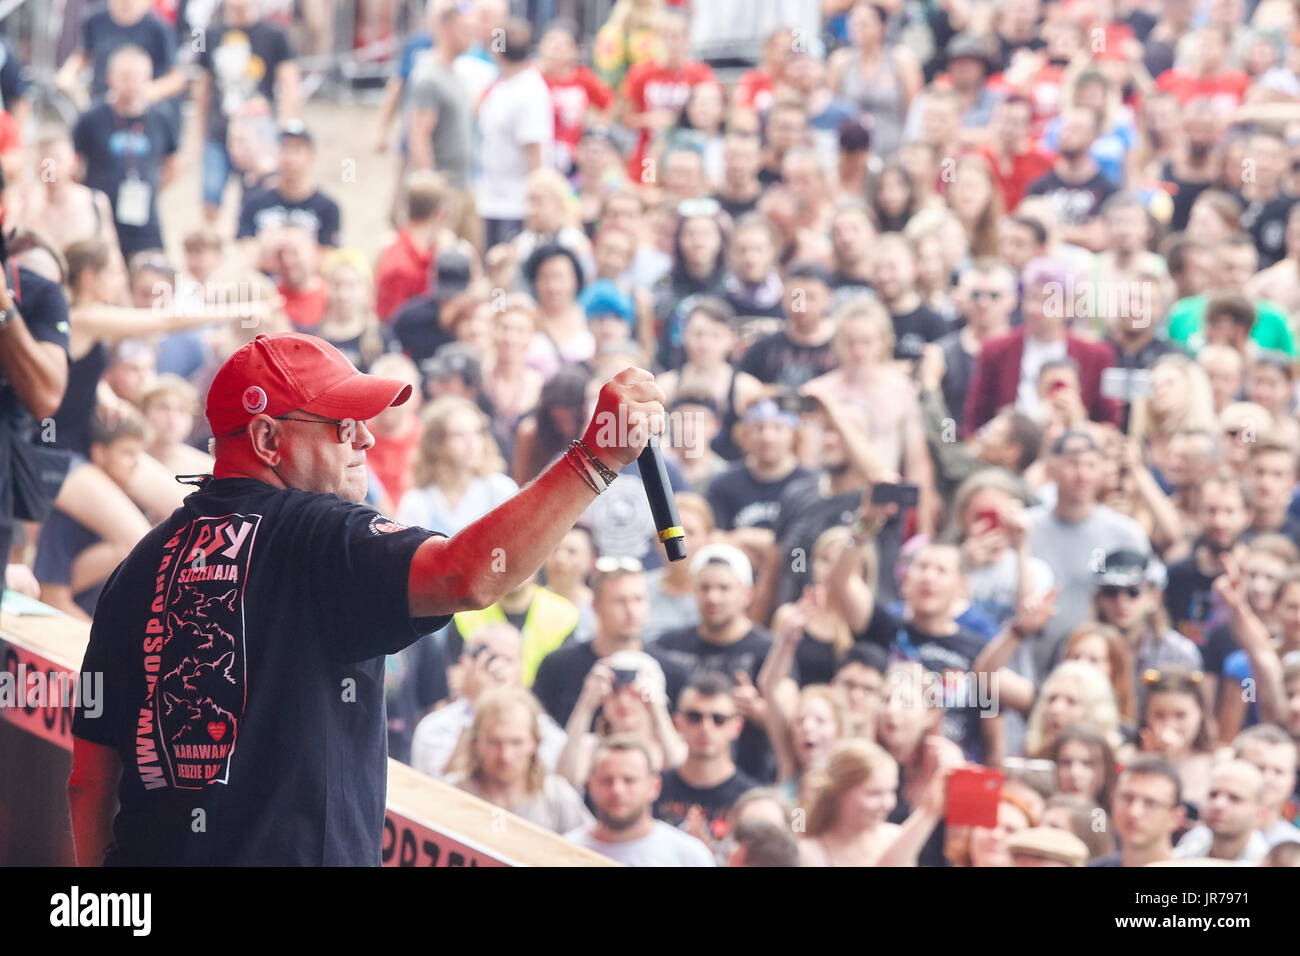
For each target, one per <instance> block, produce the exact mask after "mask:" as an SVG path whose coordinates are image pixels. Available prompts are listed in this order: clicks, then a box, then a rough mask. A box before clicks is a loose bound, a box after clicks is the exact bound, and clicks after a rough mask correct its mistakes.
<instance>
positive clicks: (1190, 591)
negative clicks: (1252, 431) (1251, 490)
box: [1165, 477, 1251, 647]
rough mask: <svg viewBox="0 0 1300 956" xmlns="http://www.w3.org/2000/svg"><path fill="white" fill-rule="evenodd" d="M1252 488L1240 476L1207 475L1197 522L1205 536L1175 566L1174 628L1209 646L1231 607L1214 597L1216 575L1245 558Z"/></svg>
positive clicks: (1169, 605) (1171, 586) (1169, 595)
mask: <svg viewBox="0 0 1300 956" xmlns="http://www.w3.org/2000/svg"><path fill="white" fill-rule="evenodd" d="M1246 497H1247V492H1246V489H1245V487H1244V485H1243V484H1242V483H1241V481H1240V480H1239V479H1237V478H1226V477H1225V478H1220V477H1211V478H1207V479H1206V480H1205V481H1204V482H1203V483H1202V484H1201V500H1200V507H1199V508H1198V509H1197V512H1196V519H1197V520H1196V523H1197V526H1198V528H1199V529H1200V536H1199V537H1198V538H1197V540H1196V543H1195V544H1194V545H1193V546H1192V553H1191V554H1190V555H1189V556H1188V557H1186V558H1184V559H1183V560H1181V561H1175V562H1174V563H1173V564H1171V565H1169V583H1168V584H1167V585H1166V587H1165V608H1166V610H1168V611H1169V620H1170V621H1172V622H1173V625H1174V629H1175V630H1176V631H1178V632H1179V633H1180V634H1182V635H1183V636H1184V637H1189V638H1191V639H1192V641H1193V642H1194V643H1195V644H1196V646H1197V647H1204V646H1205V640H1206V636H1207V635H1208V633H1209V631H1210V629H1211V628H1213V627H1214V626H1215V625H1217V624H1222V623H1225V622H1226V621H1227V619H1228V618H1227V608H1225V607H1224V606H1223V603H1222V602H1221V601H1220V600H1219V599H1218V598H1217V597H1216V596H1215V595H1214V593H1213V585H1214V579H1215V578H1217V577H1218V576H1219V575H1221V574H1223V572H1224V570H1225V569H1224V558H1225V557H1231V558H1233V559H1234V560H1235V561H1236V562H1237V564H1238V566H1240V564H1241V561H1242V560H1243V559H1244V558H1245V553H1246V548H1245V545H1244V543H1243V542H1242V535H1243V534H1244V533H1245V531H1246V529H1247V528H1249V527H1250V520H1251V512H1250V509H1249V508H1248V507H1247V505H1246Z"/></svg>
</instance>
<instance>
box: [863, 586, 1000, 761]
mask: <svg viewBox="0 0 1300 956" xmlns="http://www.w3.org/2000/svg"><path fill="white" fill-rule="evenodd" d="M857 637H858V639H859V640H863V641H870V642H871V643H874V644H877V645H879V646H881V647H883V648H885V649H886V650H888V651H889V652H890V653H891V654H892V655H893V656H894V657H897V658H901V659H903V660H909V661H919V662H920V663H921V666H922V667H924V668H925V671H926V673H927V674H939V675H942V677H943V700H944V713H943V723H942V725H941V727H942V732H943V735H944V736H945V737H947V738H948V739H949V740H951V741H953V742H954V743H957V744H960V745H961V749H962V752H963V753H965V754H966V758H967V759H968V760H974V761H976V762H979V761H980V760H982V759H983V756H984V736H983V734H982V733H981V729H982V728H981V727H980V712H981V710H983V709H985V708H984V707H982V706H981V704H982V703H985V702H991V700H992V698H991V692H992V687H991V686H986V687H985V689H984V691H983V692H981V689H980V687H979V686H978V684H977V683H976V682H975V680H974V673H973V671H974V664H975V658H976V657H978V656H979V653H980V651H981V650H983V649H984V645H985V644H986V643H987V642H986V641H985V640H984V638H982V637H981V636H980V635H978V634H976V633H975V632H974V631H971V630H968V629H967V628H964V627H962V626H961V625H957V629H956V631H954V632H953V633H952V634H930V633H927V632H925V631H921V630H918V629H917V627H916V626H915V625H914V624H912V623H911V622H910V621H902V620H900V619H899V618H898V617H896V616H895V615H894V614H892V613H891V612H890V611H889V610H888V609H886V608H885V607H883V606H881V604H880V603H877V604H876V606H875V610H874V611H873V612H872V615H871V620H870V621H869V622H868V623H867V627H866V630H865V631H864V632H863V633H862V634H861V635H858V636H857Z"/></svg>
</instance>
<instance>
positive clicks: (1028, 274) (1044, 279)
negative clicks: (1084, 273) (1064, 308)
mask: <svg viewBox="0 0 1300 956" xmlns="http://www.w3.org/2000/svg"><path fill="white" fill-rule="evenodd" d="M1071 278H1073V276H1072V274H1071V272H1070V269H1069V268H1068V267H1067V266H1066V265H1065V264H1064V263H1062V262H1058V261H1057V260H1056V259H1049V258H1047V257H1046V256H1039V257H1038V258H1036V259H1030V260H1029V261H1028V262H1026V263H1025V268H1024V270H1023V271H1022V272H1021V274H1020V279H1021V283H1022V285H1023V286H1024V287H1025V288H1026V289H1040V288H1042V287H1044V286H1058V287H1060V288H1062V289H1063V288H1065V286H1066V285H1068V284H1069V282H1070V280H1071Z"/></svg>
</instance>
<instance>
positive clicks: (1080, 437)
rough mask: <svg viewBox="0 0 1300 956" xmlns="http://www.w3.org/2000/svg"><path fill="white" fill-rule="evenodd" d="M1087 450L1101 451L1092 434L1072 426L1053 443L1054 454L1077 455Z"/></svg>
mask: <svg viewBox="0 0 1300 956" xmlns="http://www.w3.org/2000/svg"><path fill="white" fill-rule="evenodd" d="M1085 451H1100V449H1099V448H1098V447H1097V443H1096V442H1095V441H1093V439H1092V436H1091V435H1089V434H1088V433H1087V432H1085V431H1081V430H1080V429H1077V428H1072V429H1070V430H1069V431H1068V432H1066V433H1065V434H1064V435H1062V436H1061V437H1060V438H1058V439H1056V441H1054V442H1053V443H1052V454H1053V455H1077V454H1079V453H1080V452H1085Z"/></svg>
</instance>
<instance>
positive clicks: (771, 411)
mask: <svg viewBox="0 0 1300 956" xmlns="http://www.w3.org/2000/svg"><path fill="white" fill-rule="evenodd" d="M740 420H741V422H742V423H743V424H745V425H753V424H755V423H757V422H780V423H781V424H782V425H789V426H790V427H791V428H798V427H799V416H798V415H796V414H795V413H794V412H783V411H781V406H780V405H778V404H777V403H776V402H775V401H774V400H773V399H770V398H760V399H759V400H758V401H756V402H754V403H753V404H751V405H750V406H749V408H747V409H745V414H744V415H743V416H742V417H741V419H740Z"/></svg>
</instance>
